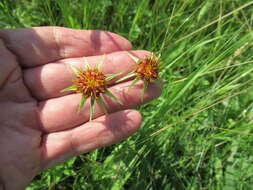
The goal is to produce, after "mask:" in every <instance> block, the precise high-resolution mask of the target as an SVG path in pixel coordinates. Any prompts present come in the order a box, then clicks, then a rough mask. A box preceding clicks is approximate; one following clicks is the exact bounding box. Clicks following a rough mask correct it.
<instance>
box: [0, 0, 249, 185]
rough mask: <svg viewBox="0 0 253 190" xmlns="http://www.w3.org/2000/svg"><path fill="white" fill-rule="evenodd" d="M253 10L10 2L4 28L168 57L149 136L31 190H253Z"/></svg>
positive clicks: (164, 0) (1, 5)
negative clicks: (44, 31)
mask: <svg viewBox="0 0 253 190" xmlns="http://www.w3.org/2000/svg"><path fill="white" fill-rule="evenodd" d="M252 13H253V2H252V1H248V0H170V1H169V0H138V1H136V0H43V1H42V0H19V1H18V0H16V1H14V0H2V1H0V27H1V28H17V27H31V26H47V25H58V26H65V27H71V28H80V29H101V30H109V31H112V32H115V33H118V34H120V35H123V36H125V37H126V38H128V39H129V40H130V41H132V43H133V45H134V48H135V49H147V50H149V51H153V52H157V53H158V54H159V53H161V59H162V61H163V62H164V67H163V69H162V71H161V77H162V78H163V80H164V82H165V84H164V89H163V93H162V95H161V96H160V97H159V98H158V99H156V100H154V101H152V102H150V103H148V104H146V105H144V106H141V107H140V108H138V109H139V110H140V111H141V113H142V115H143V117H144V122H143V124H142V128H141V130H140V131H139V132H138V133H136V134H135V135H133V136H132V137H131V138H129V139H128V140H125V141H123V142H122V143H120V144H117V145H114V146H110V147H106V148H101V149H99V150H95V151H93V152H90V153H88V154H84V155H82V156H78V157H75V158H73V159H71V160H69V161H68V162H66V163H64V164H61V165H59V166H57V167H56V168H53V169H51V170H49V171H47V172H44V173H42V174H41V175H39V176H37V177H36V178H35V179H34V181H33V182H32V184H31V185H30V186H29V187H28V188H27V190H44V189H50V190H69V189H74V190H84V189H112V190H122V189H133V190H135V189H138V190H142V189H148V190H156V189H158V190H160V189H165V190H167V189H168V190H169V189H176V190H178V189H187V190H190V189H208V190H212V189H213V190H214V189H215V190H216V189H217V190H219V189H222V190H231V189H242V190H244V189H253V122H252V121H253V89H252V87H253V72H252V71H253V59H252V56H253V53H252V52H253V47H252V43H253V41H252V40H253V31H252V26H253V14H252Z"/></svg>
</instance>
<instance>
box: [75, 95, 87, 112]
mask: <svg viewBox="0 0 253 190" xmlns="http://www.w3.org/2000/svg"><path fill="white" fill-rule="evenodd" d="M86 100H87V99H86V98H85V97H83V96H82V98H81V102H80V104H79V108H78V110H77V112H78V113H79V112H80V111H81V109H82V108H83V106H84V104H85V102H86Z"/></svg>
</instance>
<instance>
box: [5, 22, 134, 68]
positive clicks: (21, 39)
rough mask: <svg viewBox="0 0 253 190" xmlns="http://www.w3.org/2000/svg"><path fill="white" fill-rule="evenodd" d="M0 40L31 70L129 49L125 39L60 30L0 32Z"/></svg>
mask: <svg viewBox="0 0 253 190" xmlns="http://www.w3.org/2000/svg"><path fill="white" fill-rule="evenodd" d="M0 38H1V39H3V41H4V42H5V44H6V46H7V47H8V48H9V49H10V50H11V51H12V52H13V53H14V54H15V55H16V56H18V59H19V61H20V62H21V64H22V65H23V66H28V67H33V66H37V65H42V64H46V63H48V62H52V61H56V60H58V59H62V58H70V57H81V56H92V55H99V54H104V53H111V52H114V51H120V50H129V49H131V47H132V46H131V43H130V42H129V41H128V40H126V39H125V38H123V37H121V36H119V35H117V34H114V33H111V32H106V31H100V30H74V29H70V28H63V27H34V28H19V29H2V30H0Z"/></svg>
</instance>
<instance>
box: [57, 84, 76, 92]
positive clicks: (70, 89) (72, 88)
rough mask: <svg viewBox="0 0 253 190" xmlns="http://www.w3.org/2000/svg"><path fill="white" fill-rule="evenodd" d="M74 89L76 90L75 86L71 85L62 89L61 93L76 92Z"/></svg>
mask: <svg viewBox="0 0 253 190" xmlns="http://www.w3.org/2000/svg"><path fill="white" fill-rule="evenodd" d="M76 88H77V86H76V85H72V86H69V87H68V88H64V89H63V90H61V92H70V91H76Z"/></svg>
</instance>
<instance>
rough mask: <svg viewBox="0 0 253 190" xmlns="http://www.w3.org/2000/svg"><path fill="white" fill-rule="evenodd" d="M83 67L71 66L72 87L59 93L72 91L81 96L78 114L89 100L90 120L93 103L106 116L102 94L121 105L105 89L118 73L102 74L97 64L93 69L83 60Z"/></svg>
mask: <svg viewBox="0 0 253 190" xmlns="http://www.w3.org/2000/svg"><path fill="white" fill-rule="evenodd" d="M84 62H85V67H84V68H76V67H74V66H71V69H72V71H73V72H74V74H75V79H73V80H72V83H73V85H71V86H70V87H68V88H65V89H63V90H62V91H61V92H68V91H72V92H74V93H78V94H81V95H82V98H81V102H80V104H79V108H78V112H80V111H81V109H82V108H83V106H84V104H85V102H86V100H87V99H88V98H90V120H92V116H93V113H94V103H95V102H97V103H98V105H99V106H100V108H101V109H102V110H103V111H104V113H106V114H107V109H106V106H105V103H104V100H103V98H102V97H101V95H102V94H105V95H107V96H109V97H110V98H111V99H112V100H113V101H115V102H117V103H120V104H122V103H121V101H120V100H119V99H118V98H117V97H116V96H114V95H113V94H112V93H111V92H110V91H109V90H108V89H107V88H108V82H109V81H110V80H112V79H113V78H114V77H116V76H118V75H119V74H120V73H115V74H104V73H103V72H102V70H101V68H100V67H101V66H100V65H101V64H102V63H103V61H101V63H100V64H97V65H96V66H95V67H94V68H91V67H90V66H89V64H88V62H87V60H86V59H85V58H84Z"/></svg>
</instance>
